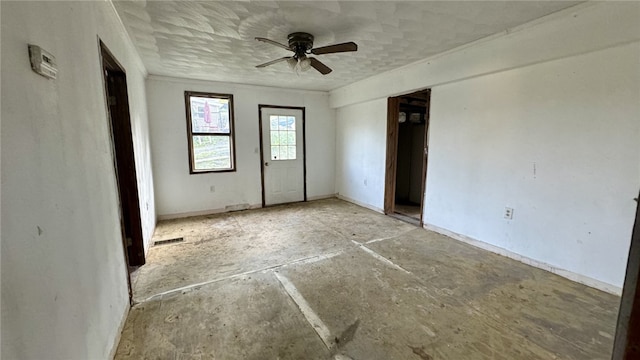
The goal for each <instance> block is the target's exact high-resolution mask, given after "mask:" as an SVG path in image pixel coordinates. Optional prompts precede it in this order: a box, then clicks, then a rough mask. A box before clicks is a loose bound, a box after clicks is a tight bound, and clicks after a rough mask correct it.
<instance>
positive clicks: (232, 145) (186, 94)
mask: <svg viewBox="0 0 640 360" xmlns="http://www.w3.org/2000/svg"><path fill="white" fill-rule="evenodd" d="M192 97H204V98H213V99H225V100H228V101H229V134H224V133H209V132H206V133H202V132H196V133H194V132H193V128H192V124H193V123H192V119H191V98H192ZM184 100H185V108H186V119H187V144H188V146H187V147H188V150H189V174H192V175H193V174H208V173H223V172H234V171H236V131H235V121H234V120H235V111H234V105H233V94H219V93H210V92H201V91H185V92H184ZM194 136H220V137H228V138H229V141H230V152H231V154H230V155H231V156H230V162H231V167H230V168H225V169H204V170H198V169H196V168H195V158H194V152H193V138H194Z"/></svg>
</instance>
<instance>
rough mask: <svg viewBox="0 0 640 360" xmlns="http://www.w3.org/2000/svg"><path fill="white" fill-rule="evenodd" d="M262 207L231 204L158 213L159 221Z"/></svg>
mask: <svg viewBox="0 0 640 360" xmlns="http://www.w3.org/2000/svg"><path fill="white" fill-rule="evenodd" d="M261 207H262V204H253V205H249V204H243V205H230V206H226V207H224V208H219V209H210V210H200V211H189V212H183V213H175V214H165V215H158V221H161V220H172V219H181V218H186V217H192V216H203V215H213V214H221V213H227V212H232V211H240V210H249V209H259V208H261Z"/></svg>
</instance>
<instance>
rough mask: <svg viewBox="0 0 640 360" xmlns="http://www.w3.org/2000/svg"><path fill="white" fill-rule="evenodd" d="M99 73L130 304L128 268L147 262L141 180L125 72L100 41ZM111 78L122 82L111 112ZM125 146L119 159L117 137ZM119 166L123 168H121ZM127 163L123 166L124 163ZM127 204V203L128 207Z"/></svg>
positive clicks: (131, 296) (120, 148)
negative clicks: (127, 194)
mask: <svg viewBox="0 0 640 360" xmlns="http://www.w3.org/2000/svg"><path fill="white" fill-rule="evenodd" d="M98 48H99V58H100V70H101V71H102V74H101V76H100V77H101V78H102V85H103V91H104V104H105V109H106V117H107V127H108V132H109V143H110V147H111V159H112V162H113V171H114V176H115V180H116V182H115V184H116V193H117V197H118V215H119V217H120V231H121V237H122V247H123V254H124V258H125V264H126V265H127V267H126V268H125V271H126V273H127V285H128V287H129V302H130V303H132V302H133V289H132V285H131V277H130V274H129V266H140V265H143V264H144V263H145V254H144V237H143V234H142V217H141V213H140V195H139V192H138V180H137V174H136V164H135V154H134V147H133V134H132V131H131V115H130V112H129V94H128V92H127V80H126V71H125V70H124V67H123V66H122V65H121V64H120V62H119V61H118V60H117V59H116V58H115V56H113V54H112V53H111V51H110V50H109V48H108V47H107V46H106V45H105V44H104V42H102V40H101V39H100V38H98ZM108 76H118V77H121V79H122V80H123V83H124V85H121V88H120V90H121V91H120V92H118V95H115V96H117V99H116V100H117V101H116V106H117V107H118V110H117V111H112V109H111V106H110V102H111V101H112V98H113V96H114V95H112V96H111V98H110V95H109V85H108V83H107V82H108V80H107V78H108ZM116 121H117V122H119V123H120V127H121V128H122V129H123V131H121V132H118V131H116V130H115V129H114V124H115V123H116ZM117 137H119V140H118V142H120V144H121V145H122V144H123V143H124V145H125V146H124V147H122V146H120V147H119V150H120V151H124V152H125V154H124V155H125V156H124V157H123V156H120V157H118V148H117V147H116V138H117ZM119 163H120V165H119ZM123 163H124V164H123ZM122 176H126V177H127V178H128V183H127V186H128V187H130V191H131V194H132V199H129V201H127V200H126V199H123V198H122V192H121V191H122V190H121V187H122V184H121V181H123V179H122ZM125 202H126V204H125ZM125 206H126V207H127V208H128V209H127V210H128V213H129V219H128V220H129V222H130V224H131V225H130V226H131V234H130V235H131V242H132V243H131V245H130V247H131V254H129V245H128V244H127V236H126V235H127V234H126V230H125V219H124V216H125V215H124V213H125V211H124V207H125Z"/></svg>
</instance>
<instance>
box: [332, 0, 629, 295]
mask: <svg viewBox="0 0 640 360" xmlns="http://www.w3.org/2000/svg"><path fill="white" fill-rule="evenodd" d="M638 15H640V4H638V3H619V2H617V3H611V2H607V3H596V4H587V5H584V6H579V7H577V8H575V9H572V10H569V11H566V12H564V13H562V14H555V15H552V16H551V17H550V18H548V19H545V20H540V21H537V22H535V23H534V24H529V25H526V26H523V27H521V28H520V29H518V30H517V31H513V32H507V33H505V34H504V35H502V36H498V37H494V38H492V39H490V40H483V41H480V42H478V43H476V44H474V45H471V46H467V47H463V48H461V49H458V50H456V51H452V52H450V53H448V54H444V55H440V56H438V57H435V58H433V59H428V60H425V61H424V62H420V63H418V64H415V65H412V66H408V67H406V68H404V69H400V70H397V71H393V72H390V73H385V74H381V75H379V76H377V77H374V78H370V79H366V80H364V81H362V82H359V83H356V84H352V85H349V86H347V87H344V88H341V89H337V90H335V91H332V92H331V104H332V106H335V107H337V119H336V124H337V128H336V132H337V133H338V134H341V133H345V136H340V135H338V137H337V144H336V148H337V149H338V151H337V154H336V156H337V160H336V164H338V171H337V173H336V176H337V179H336V184H337V189H336V190H337V191H338V192H340V193H341V194H342V193H343V192H346V193H348V194H352V196H351V197H352V198H353V199H355V200H357V201H359V202H363V203H364V204H365V205H369V206H373V207H378V208H379V207H382V203H383V200H382V199H383V193H384V190H383V186H379V187H376V188H374V189H369V190H367V189H366V188H365V187H364V186H363V184H362V179H363V178H368V179H369V182H370V183H371V182H373V183H375V184H378V183H380V184H382V183H383V182H384V161H385V156H384V144H385V141H384V136H385V132H386V128H385V127H384V122H385V121H386V106H384V102H385V101H384V98H385V97H386V96H393V95H397V94H399V93H408V92H411V91H413V90H417V89H424V88H429V87H431V88H432V101H431V126H432V127H431V129H430V140H429V141H430V144H429V149H430V157H429V165H428V166H429V167H428V179H427V197H426V206H425V221H426V222H427V223H429V224H431V225H435V226H437V227H439V228H441V229H444V230H448V231H450V232H453V233H457V234H460V235H463V236H467V237H470V238H473V239H476V240H480V241H483V242H486V243H488V244H491V245H495V246H497V247H500V248H504V249H507V250H509V251H512V252H515V253H518V254H520V255H522V256H524V257H528V258H531V259H533V260H535V261H537V262H539V263H545V264H550V265H551V266H552V267H557V268H560V269H564V270H568V271H569V272H572V273H574V274H577V275H578V277H577V278H578V279H581V278H583V279H584V280H585V281H586V282H587V283H590V284H594V285H598V284H599V283H602V284H603V285H604V286H602V288H606V289H609V290H611V289H613V291H617V290H619V287H620V286H622V283H623V278H624V269H625V263H626V257H627V251H628V245H629V241H630V234H631V228H632V225H633V216H634V214H635V202H633V200H632V199H633V198H634V197H635V196H637V193H638V188H639V186H640V142H638V139H639V138H640V120H639V119H640V107H639V106H640V105H639V104H640V90H639V88H638V86H639V85H638V84H639V83H640V67H639V66H638V65H639V63H640V48H639V46H640V45H639V44H640V42H639V41H638V40H640V23H638V22H637V19H638ZM561 45H562V46H561ZM527 56H530V58H531V59H532V60H531V61H526V58H527ZM381 97H382V98H381ZM376 99H377V100H376ZM367 104H377V105H378V109H376V110H372V111H363V110H365V109H366V108H367ZM356 127H357V131H358V132H361V133H368V134H370V135H368V136H369V138H375V139H377V141H375V142H373V143H369V145H368V146H367V145H366V144H367V143H363V145H362V146H363V147H364V148H355V147H353V146H350V145H349V144H348V143H347V142H348V141H350V139H351V138H350V137H349V136H348V135H346V134H350V133H354V132H355V128H356ZM365 146H367V147H365ZM363 154H367V156H368V157H369V158H368V161H369V162H370V163H371V164H372V165H371V166H367V167H362V168H358V167H351V169H352V170H353V171H340V164H344V163H345V162H350V161H352V160H347V159H358V158H359V157H362V156H363ZM534 163H535V164H536V175H535V178H534V176H533V164H534ZM342 168H343V169H344V168H345V166H342ZM369 191H370V192H371V193H368V192H369ZM347 196H348V195H347ZM505 206H509V207H513V208H515V216H514V219H513V220H512V221H506V220H504V219H503V217H502V215H503V211H504V207H505ZM559 272H560V273H562V271H559ZM573 278H574V279H575V278H576V277H573ZM592 279H593V280H595V281H591V280H592ZM609 285H611V286H609Z"/></svg>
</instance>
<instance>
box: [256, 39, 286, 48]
mask: <svg viewBox="0 0 640 360" xmlns="http://www.w3.org/2000/svg"><path fill="white" fill-rule="evenodd" d="M256 40H258V41H262V42H265V43H267V44H271V45H275V46H277V47H281V48H283V49H285V50H291V49H290V48H289V47H288V46H287V45H285V44H280V43H279V42H277V41H273V40H271V39H267V38H263V37H257V38H256Z"/></svg>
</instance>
